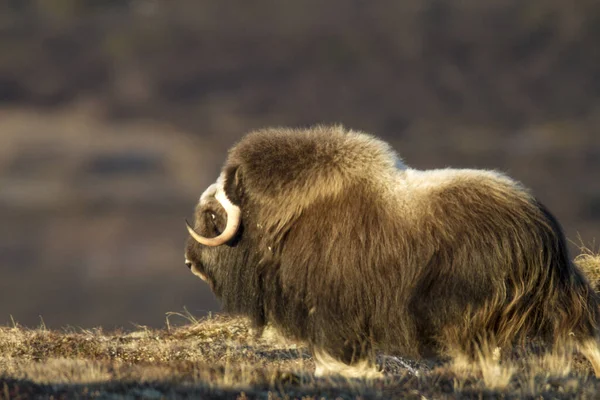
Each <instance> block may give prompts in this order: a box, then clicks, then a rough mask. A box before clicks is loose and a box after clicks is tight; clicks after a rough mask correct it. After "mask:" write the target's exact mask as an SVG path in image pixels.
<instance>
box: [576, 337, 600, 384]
mask: <svg viewBox="0 0 600 400" xmlns="http://www.w3.org/2000/svg"><path fill="white" fill-rule="evenodd" d="M577 350H578V351H579V352H580V353H581V354H583V356H584V357H585V358H587V359H588V360H589V362H590V364H592V368H594V373H595V374H596V378H600V347H599V346H598V341H596V340H594V339H587V340H583V341H581V342H580V343H578V344H577Z"/></svg>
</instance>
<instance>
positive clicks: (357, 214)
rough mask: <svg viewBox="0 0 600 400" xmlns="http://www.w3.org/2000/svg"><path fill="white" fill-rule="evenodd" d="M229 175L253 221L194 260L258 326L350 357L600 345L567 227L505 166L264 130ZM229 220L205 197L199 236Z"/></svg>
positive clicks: (229, 306) (339, 135)
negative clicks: (462, 164) (456, 163)
mask: <svg viewBox="0 0 600 400" xmlns="http://www.w3.org/2000/svg"><path fill="white" fill-rule="evenodd" d="M223 174H224V176H225V190H226V193H227V196H228V198H229V199H230V200H231V201H232V202H233V203H235V204H237V205H239V206H240V207H241V209H242V226H241V228H240V231H239V232H238V235H237V236H236V238H235V239H234V240H233V241H232V242H231V243H229V244H227V245H224V246H220V247H216V248H207V247H204V246H201V245H199V244H198V243H196V242H195V241H193V240H191V239H190V240H189V241H188V245H187V250H186V255H187V257H188V258H189V259H190V260H191V261H192V262H193V263H194V265H195V268H197V269H198V270H199V272H201V273H202V274H203V276H205V277H207V280H208V282H209V284H210V285H211V287H212V288H213V290H214V292H215V293H216V295H217V296H218V297H220V298H221V299H222V301H223V305H224V308H225V309H226V310H228V311H230V312H233V313H238V314H244V315H247V316H249V317H251V319H252V320H253V321H254V323H255V324H256V325H257V326H263V325H265V324H266V323H271V324H273V325H274V326H276V327H277V328H278V329H280V330H281V331H282V332H283V333H285V334H287V335H289V336H292V337H294V338H296V339H301V340H305V341H307V342H308V343H309V344H310V345H311V346H312V347H313V349H315V351H317V352H319V353H322V354H327V355H328V356H331V357H332V358H333V359H336V360H340V361H343V362H344V363H346V364H358V363H361V362H363V361H364V359H365V358H368V357H369V356H370V355H371V354H372V352H373V351H375V350H377V351H384V352H387V353H395V354H401V355H404V356H409V357H423V356H430V355H440V354H448V353H449V352H456V351H459V352H464V353H467V354H470V355H473V354H474V353H475V352H476V351H477V346H479V345H480V344H481V343H482V342H483V341H485V342H488V343H489V342H493V343H494V344H495V345H498V346H512V345H514V344H523V343H524V342H525V341H526V340H532V339H536V340H541V341H543V342H544V343H547V344H549V345H553V344H556V343H559V342H560V343H563V342H565V341H568V340H571V339H573V338H575V342H576V344H577V343H578V344H583V343H586V346H587V347H586V348H588V347H589V348H590V349H591V348H592V347H593V346H591V345H590V343H596V342H595V340H596V338H597V336H598V325H597V324H598V304H599V303H598V298H597V296H596V294H595V293H594V292H593V291H592V290H591V289H590V287H589V285H588V283H587V281H586V280H585V278H584V277H583V275H582V274H581V273H580V271H579V270H578V269H577V268H576V267H575V266H574V264H573V263H572V262H571V260H570V258H569V254H568V251H567V247H566V243H565V237H564V235H563V233H562V231H561V228H560V225H559V224H558V222H557V221H556V220H555V218H554V217H553V216H552V215H551V214H550V212H549V211H548V210H547V209H546V208H545V207H544V206H543V205H541V204H540V203H539V202H538V201H537V200H536V199H535V198H534V197H533V196H532V195H531V194H530V193H529V191H527V190H526V189H525V188H524V187H523V186H522V185H521V184H519V183H518V182H515V181H514V180H511V179H510V178H508V177H506V176H505V175H502V174H499V173H497V172H492V171H482V170H456V169H442V170H432V171H418V170H414V169H410V168H407V167H405V166H404V164H403V163H402V162H401V161H400V160H399V158H398V157H397V155H396V154H395V152H394V151H393V150H392V149H391V148H390V147H389V146H388V145H387V144H386V143H384V142H382V141H380V140H378V139H375V138H373V137H371V136H368V135H365V134H362V133H357V132H352V131H346V130H344V129H343V128H342V127H322V126H321V127H316V128H312V129H306V130H292V129H269V130H262V131H257V132H254V133H251V134H249V135H247V136H246V137H245V138H243V139H242V141H241V142H240V143H239V144H237V145H236V146H235V147H234V148H233V149H232V150H231V151H230V153H229V157H228V160H227V162H226V164H225V167H224V169H223ZM211 212H213V213H216V214H217V218H216V220H215V221H216V222H213V220H212V218H211V217H210V215H209V214H210V213H211ZM225 218H226V216H225V215H224V213H223V210H222V209H221V208H220V206H219V205H218V203H216V202H213V203H210V204H209V205H207V206H203V207H200V206H199V207H198V208H197V210H196V230H197V231H198V232H201V233H202V234H204V235H206V236H215V235H217V234H218V231H219V230H220V229H223V227H224V225H225ZM590 346H591V347H590ZM594 348H597V346H596V347H594ZM589 352H592V351H591V350H590V351H588V353H589ZM592 358H593V357H592ZM599 360H600V359H597V360H596V361H595V363H596V364H595V367H596V368H598V367H600V364H599V363H598V361H599ZM592 362H593V363H594V361H593V360H592ZM597 372H598V370H597Z"/></svg>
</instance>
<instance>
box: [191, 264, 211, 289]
mask: <svg viewBox="0 0 600 400" xmlns="http://www.w3.org/2000/svg"><path fill="white" fill-rule="evenodd" d="M185 265H186V266H187V267H188V268H189V269H190V271H192V274H194V275H196V276H197V277H198V278H200V279H202V280H203V281H204V282H206V283H210V280H209V279H208V276H206V274H205V273H204V272H202V271H201V270H200V268H198V266H197V265H196V264H194V263H193V262H191V261H189V260H185Z"/></svg>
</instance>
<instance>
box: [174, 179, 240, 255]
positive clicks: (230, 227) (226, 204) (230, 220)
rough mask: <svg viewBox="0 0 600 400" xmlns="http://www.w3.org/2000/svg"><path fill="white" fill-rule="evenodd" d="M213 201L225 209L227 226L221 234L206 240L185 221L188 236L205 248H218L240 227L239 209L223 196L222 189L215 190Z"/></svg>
mask: <svg viewBox="0 0 600 400" xmlns="http://www.w3.org/2000/svg"><path fill="white" fill-rule="evenodd" d="M215 199H216V200H217V201H218V202H219V203H220V204H221V206H222V207H223V208H224V209H225V213H226V214H227V225H226V226H225V230H224V231H223V232H221V234H220V235H219V236H217V237H214V238H207V237H204V236H202V235H200V234H198V233H197V232H196V231H195V230H194V228H192V227H191V226H190V224H189V223H188V222H187V221H185V224H186V225H187V230H188V232H189V233H190V236H192V237H193V238H194V240H196V242H198V243H200V244H203V245H205V246H211V247H213V246H220V245H222V244H224V243H227V242H228V241H230V240H231V239H232V238H233V237H234V236H235V234H236V233H237V230H238V228H239V227H240V220H241V218H240V217H241V211H240V208H239V207H238V206H236V205H234V204H233V203H232V202H231V201H230V200H229V199H228V198H227V195H225V191H223V188H222V187H221V188H219V189H217V193H216V194H215Z"/></svg>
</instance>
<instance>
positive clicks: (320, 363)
mask: <svg viewBox="0 0 600 400" xmlns="http://www.w3.org/2000/svg"><path fill="white" fill-rule="evenodd" d="M313 358H314V360H315V366H316V368H315V376H316V377H324V376H331V375H341V376H343V377H345V378H363V379H377V378H382V377H383V373H382V372H381V371H379V370H377V367H376V366H375V363H373V362H370V361H368V360H361V361H359V362H357V363H355V364H352V365H348V364H346V363H343V362H342V361H339V360H336V359H335V358H333V357H332V356H331V355H329V354H328V353H326V352H325V351H323V350H315V351H314V352H313Z"/></svg>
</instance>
